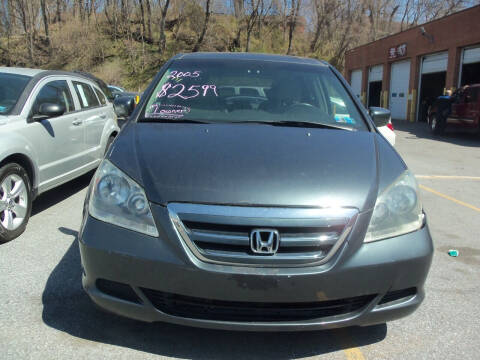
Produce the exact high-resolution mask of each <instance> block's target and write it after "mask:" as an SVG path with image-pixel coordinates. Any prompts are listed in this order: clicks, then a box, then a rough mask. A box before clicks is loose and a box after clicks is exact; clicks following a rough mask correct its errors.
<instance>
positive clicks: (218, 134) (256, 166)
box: [110, 123, 378, 210]
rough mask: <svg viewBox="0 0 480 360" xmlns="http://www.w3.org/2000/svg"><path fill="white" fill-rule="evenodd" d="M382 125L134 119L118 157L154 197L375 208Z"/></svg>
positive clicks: (157, 200) (115, 160)
mask: <svg viewBox="0 0 480 360" xmlns="http://www.w3.org/2000/svg"><path fill="white" fill-rule="evenodd" d="M376 136H378V135H376V134H375V133H371V132H367V131H358V132H354V131H345V130H333V129H323V128H299V127H280V126H270V125H263V124H182V123H171V124H168V123H131V124H129V125H128V126H126V127H125V128H124V129H123V131H122V132H121V134H120V136H119V137H118V139H117V141H116V142H115V145H114V146H113V147H112V151H111V153H110V160H111V161H112V162H113V163H114V164H115V165H116V166H118V167H119V168H120V169H122V170H123V171H124V172H126V173H127V174H128V175H129V176H131V177H132V178H133V179H135V180H136V181H137V182H139V183H140V184H141V185H143V187H144V188H145V192H146V195H147V197H148V199H149V200H150V201H152V202H154V203H158V204H162V205H166V204H168V203H169V202H189V203H210V204H228V205H258V206H319V207H333V206H334V207H337V206H348V207H355V208H358V209H359V210H365V209H369V208H372V207H373V206H374V204H375V198H376V195H377V189H378V179H377V178H378V175H377V146H376V143H377V142H376V141H375V137H376Z"/></svg>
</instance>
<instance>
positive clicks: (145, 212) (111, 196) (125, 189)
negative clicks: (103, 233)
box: [88, 160, 158, 236]
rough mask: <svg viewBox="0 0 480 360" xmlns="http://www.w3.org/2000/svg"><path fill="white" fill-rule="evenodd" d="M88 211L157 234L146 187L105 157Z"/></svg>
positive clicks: (136, 229)
mask: <svg viewBox="0 0 480 360" xmlns="http://www.w3.org/2000/svg"><path fill="white" fill-rule="evenodd" d="M91 191H92V193H91V194H90V202H89V204H88V211H89V213H90V215H91V216H93V217H94V218H96V219H98V220H102V221H105V222H108V223H111V224H114V225H118V226H121V227H124V228H127V229H130V230H134V231H138V232H141V233H144V234H147V235H150V236H158V231H157V227H156V226H155V222H154V221H153V216H152V212H151V210H150V205H149V203H148V200H147V197H146V196H145V191H143V189H142V188H141V187H140V186H139V185H138V184H137V183H136V182H135V181H133V180H132V179H130V178H129V177H128V176H127V175H126V174H124V173H123V172H122V171H121V170H120V169H118V168H117V167H115V166H114V165H113V164H112V163H111V162H110V161H108V160H104V161H103V162H102V163H101V164H100V166H99V168H98V170H97V172H96V173H95V177H94V179H93V184H92V190H91Z"/></svg>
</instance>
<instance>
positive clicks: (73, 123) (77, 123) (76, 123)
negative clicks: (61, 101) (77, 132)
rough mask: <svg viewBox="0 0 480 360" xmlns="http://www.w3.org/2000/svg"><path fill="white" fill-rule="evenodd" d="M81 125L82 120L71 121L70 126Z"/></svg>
mask: <svg viewBox="0 0 480 360" xmlns="http://www.w3.org/2000/svg"><path fill="white" fill-rule="evenodd" d="M82 124H83V121H82V120H73V121H72V125H75V126H78V125H82Z"/></svg>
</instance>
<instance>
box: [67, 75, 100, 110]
mask: <svg viewBox="0 0 480 360" xmlns="http://www.w3.org/2000/svg"><path fill="white" fill-rule="evenodd" d="M73 87H74V88H75V92H76V93H77V96H78V100H79V101H80V106H81V107H82V109H88V108H92V107H95V106H100V103H99V102H98V99H97V96H96V95H95V92H94V91H93V89H92V87H91V86H90V85H88V84H85V83H81V82H78V81H73Z"/></svg>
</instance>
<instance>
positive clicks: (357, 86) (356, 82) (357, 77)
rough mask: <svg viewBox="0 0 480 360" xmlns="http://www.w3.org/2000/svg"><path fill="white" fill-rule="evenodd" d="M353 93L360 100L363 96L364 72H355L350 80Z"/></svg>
mask: <svg viewBox="0 0 480 360" xmlns="http://www.w3.org/2000/svg"><path fill="white" fill-rule="evenodd" d="M350 85H351V87H352V90H353V93H354V94H355V96H356V97H358V98H359V99H360V97H361V95H362V70H353V71H352V76H351V78H350Z"/></svg>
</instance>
